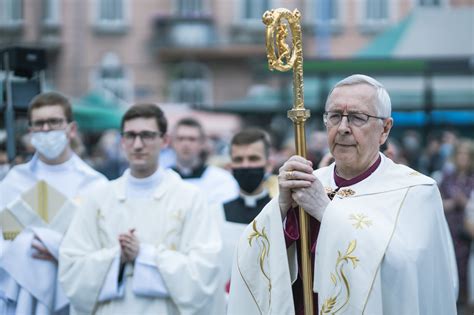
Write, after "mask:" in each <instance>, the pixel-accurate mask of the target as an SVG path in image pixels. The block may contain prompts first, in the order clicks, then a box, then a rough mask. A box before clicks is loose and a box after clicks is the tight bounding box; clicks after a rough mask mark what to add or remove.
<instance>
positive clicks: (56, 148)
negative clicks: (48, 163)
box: [31, 130, 68, 160]
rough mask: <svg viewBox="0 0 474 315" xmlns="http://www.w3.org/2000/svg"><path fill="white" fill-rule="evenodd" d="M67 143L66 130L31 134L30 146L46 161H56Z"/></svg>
mask: <svg viewBox="0 0 474 315" xmlns="http://www.w3.org/2000/svg"><path fill="white" fill-rule="evenodd" d="M67 143H68V140H67V137H66V130H51V131H38V132H33V134H32V136H31V145H32V146H33V147H35V149H36V150H38V152H39V153H41V154H42V155H44V156H45V157H46V158H47V159H48V160H54V159H56V158H57V157H58V156H59V155H60V154H61V153H62V152H63V151H64V148H66V145H67Z"/></svg>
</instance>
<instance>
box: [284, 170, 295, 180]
mask: <svg viewBox="0 0 474 315" xmlns="http://www.w3.org/2000/svg"><path fill="white" fill-rule="evenodd" d="M293 175H294V171H289V172H287V173H286V179H293Z"/></svg>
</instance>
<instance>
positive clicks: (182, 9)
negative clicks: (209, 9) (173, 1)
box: [177, 0, 204, 16]
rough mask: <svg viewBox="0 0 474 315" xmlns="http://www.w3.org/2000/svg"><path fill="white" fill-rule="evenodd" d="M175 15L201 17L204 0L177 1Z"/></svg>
mask: <svg viewBox="0 0 474 315" xmlns="http://www.w3.org/2000/svg"><path fill="white" fill-rule="evenodd" d="M177 13H178V15H180V16H201V15H203V13H204V0H178V1H177Z"/></svg>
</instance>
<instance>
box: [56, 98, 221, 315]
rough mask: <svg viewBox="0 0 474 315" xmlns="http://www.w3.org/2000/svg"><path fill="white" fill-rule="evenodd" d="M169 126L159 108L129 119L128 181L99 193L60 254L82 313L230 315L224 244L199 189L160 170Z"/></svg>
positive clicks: (69, 291) (64, 278)
mask: <svg viewBox="0 0 474 315" xmlns="http://www.w3.org/2000/svg"><path fill="white" fill-rule="evenodd" d="M166 129H167V122H166V118H165V116H164V114H163V112H162V111H161V109H160V108H159V107H158V106H157V105H154V104H138V105H134V106H132V107H131V108H130V109H129V110H128V111H127V112H126V113H125V115H124V117H123V119H122V142H121V143H122V148H123V150H124V151H125V154H126V156H127V159H128V161H129V169H128V170H127V171H126V172H125V174H124V175H123V176H122V177H120V178H118V179H117V180H114V181H112V182H111V183H110V184H107V185H104V186H103V187H100V188H98V189H96V191H95V192H94V193H92V194H90V195H88V196H87V201H86V202H85V203H84V204H83V206H82V207H80V208H79V210H78V211H77V214H76V216H75V217H74V219H73V221H72V223H71V227H70V228H69V230H68V232H67V234H66V236H65V238H64V241H63V243H62V245H61V248H60V258H59V281H60V282H61V284H62V286H63V288H64V290H65V292H66V295H67V296H68V297H69V299H70V300H71V305H72V308H73V310H74V313H75V314H164V315H165V314H216V315H217V314H222V313H223V312H224V292H223V290H222V289H221V288H219V284H220V283H219V282H218V278H219V277H218V275H219V265H218V257H219V254H220V251H221V246H222V244H221V239H220V235H219V230H218V227H217V223H216V219H215V218H214V216H212V213H211V211H210V209H209V208H208V207H207V206H206V204H207V203H206V201H205V198H204V196H202V195H201V193H200V192H199V190H198V189H197V188H196V187H194V186H192V185H191V184H188V183H186V182H184V181H183V180H182V179H181V178H180V177H179V175H178V174H176V173H175V172H174V171H173V170H171V169H167V170H165V169H162V168H160V167H159V165H158V160H159V159H158V158H159V153H160V149H161V148H162V147H163V146H165V145H166V144H167V141H168V138H167V134H166Z"/></svg>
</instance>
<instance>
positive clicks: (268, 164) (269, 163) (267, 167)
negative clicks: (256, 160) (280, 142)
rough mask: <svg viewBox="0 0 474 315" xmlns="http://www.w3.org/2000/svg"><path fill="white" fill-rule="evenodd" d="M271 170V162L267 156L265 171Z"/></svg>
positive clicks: (269, 171) (268, 172)
mask: <svg viewBox="0 0 474 315" xmlns="http://www.w3.org/2000/svg"><path fill="white" fill-rule="evenodd" d="M272 172H273V163H272V161H271V160H270V159H268V158H267V163H266V164H265V173H267V174H271V173H272Z"/></svg>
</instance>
